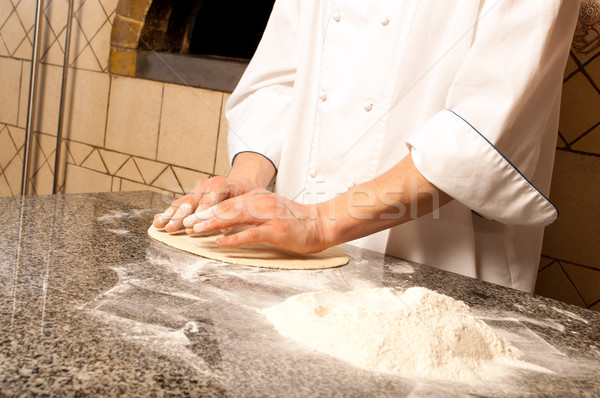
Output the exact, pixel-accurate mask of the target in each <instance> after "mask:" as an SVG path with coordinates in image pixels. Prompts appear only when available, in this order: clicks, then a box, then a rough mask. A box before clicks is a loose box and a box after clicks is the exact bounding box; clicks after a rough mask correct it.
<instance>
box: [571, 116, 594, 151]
mask: <svg viewBox="0 0 600 398" xmlns="http://www.w3.org/2000/svg"><path fill="white" fill-rule="evenodd" d="M598 126H600V121H598V122H596V124H594V125H593V126H592V127H590V128H589V129H587V130H586V131H584V132H583V133H581V134H580V135H579V136H578V137H577V138H575V139H573V141H571V142H570V143H568V145H567V147H568V148H569V149H571V148H572V147H573V145H574V144H576V143H577V142H578V141H581V140H582V139H583V138H585V137H586V136H588V135H590V133H591V132H592V131H594V130H595V129H596V128H597V127H598Z"/></svg>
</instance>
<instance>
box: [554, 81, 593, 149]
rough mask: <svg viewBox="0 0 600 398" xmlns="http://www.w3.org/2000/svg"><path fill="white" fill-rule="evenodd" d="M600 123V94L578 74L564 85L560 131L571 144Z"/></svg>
mask: <svg viewBox="0 0 600 398" xmlns="http://www.w3.org/2000/svg"><path fill="white" fill-rule="evenodd" d="M598 121H600V94H598V92H597V91H596V90H595V89H594V88H593V87H592V85H591V84H590V82H589V81H588V80H587V78H586V77H585V76H584V75H583V74H582V73H578V74H576V75H575V76H573V77H572V78H571V79H569V80H568V81H567V82H566V83H565V84H564V85H563V94H562V103H561V109H560V125H559V130H560V132H561V133H562V135H563V136H564V137H565V139H566V140H567V142H571V141H572V140H574V139H575V138H577V137H579V136H580V135H581V134H582V133H584V132H585V131H586V130H588V129H589V128H590V127H592V126H593V125H594V124H595V123H597V122H598Z"/></svg>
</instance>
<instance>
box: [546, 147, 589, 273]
mask: <svg viewBox="0 0 600 398" xmlns="http://www.w3.org/2000/svg"><path fill="white" fill-rule="evenodd" d="M599 180H600V158H599V157H596V156H587V155H579V154H576V153H571V152H565V151H557V153H556V158H555V165H554V173H553V177H552V186H551V189H550V200H552V202H553V203H554V204H555V205H556V206H557V207H558V210H559V212H560V215H559V218H558V220H557V221H556V222H555V223H554V224H552V225H550V226H548V227H547V228H546V232H545V236H544V244H543V248H542V254H544V255H547V256H549V257H554V258H560V259H564V260H567V261H571V262H574V263H577V264H584V265H588V266H592V267H597V268H600V263H599V261H600V260H599V259H600V245H598V237H599V236H600V212H599V211H598V198H600V184H598V181H599Z"/></svg>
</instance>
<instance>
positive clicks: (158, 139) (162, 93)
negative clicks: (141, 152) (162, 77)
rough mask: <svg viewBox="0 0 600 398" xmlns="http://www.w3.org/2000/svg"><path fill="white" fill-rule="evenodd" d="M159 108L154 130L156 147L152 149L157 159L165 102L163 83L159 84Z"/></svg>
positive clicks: (156, 159)
mask: <svg viewBox="0 0 600 398" xmlns="http://www.w3.org/2000/svg"><path fill="white" fill-rule="evenodd" d="M161 86H162V87H161V92H160V109H159V110H158V130H157V131H156V149H155V150H154V160H155V161H158V148H159V145H160V130H161V129H162V116H163V115H162V112H163V107H164V104H165V84H164V83H162V84H161Z"/></svg>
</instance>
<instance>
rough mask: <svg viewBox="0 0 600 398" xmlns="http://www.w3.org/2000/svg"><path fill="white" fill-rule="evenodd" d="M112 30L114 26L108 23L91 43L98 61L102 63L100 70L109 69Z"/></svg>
mask: <svg viewBox="0 0 600 398" xmlns="http://www.w3.org/2000/svg"><path fill="white" fill-rule="evenodd" d="M111 29H112V25H111V24H110V22H109V21H106V22H105V23H104V25H102V27H101V28H100V30H99V31H98V33H96V35H95V36H94V38H93V39H92V41H91V42H90V47H91V48H92V50H93V51H94V54H95V55H96V59H98V62H99V63H100V68H101V69H102V70H103V71H106V70H107V68H108V58H109V54H110V33H111Z"/></svg>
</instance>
